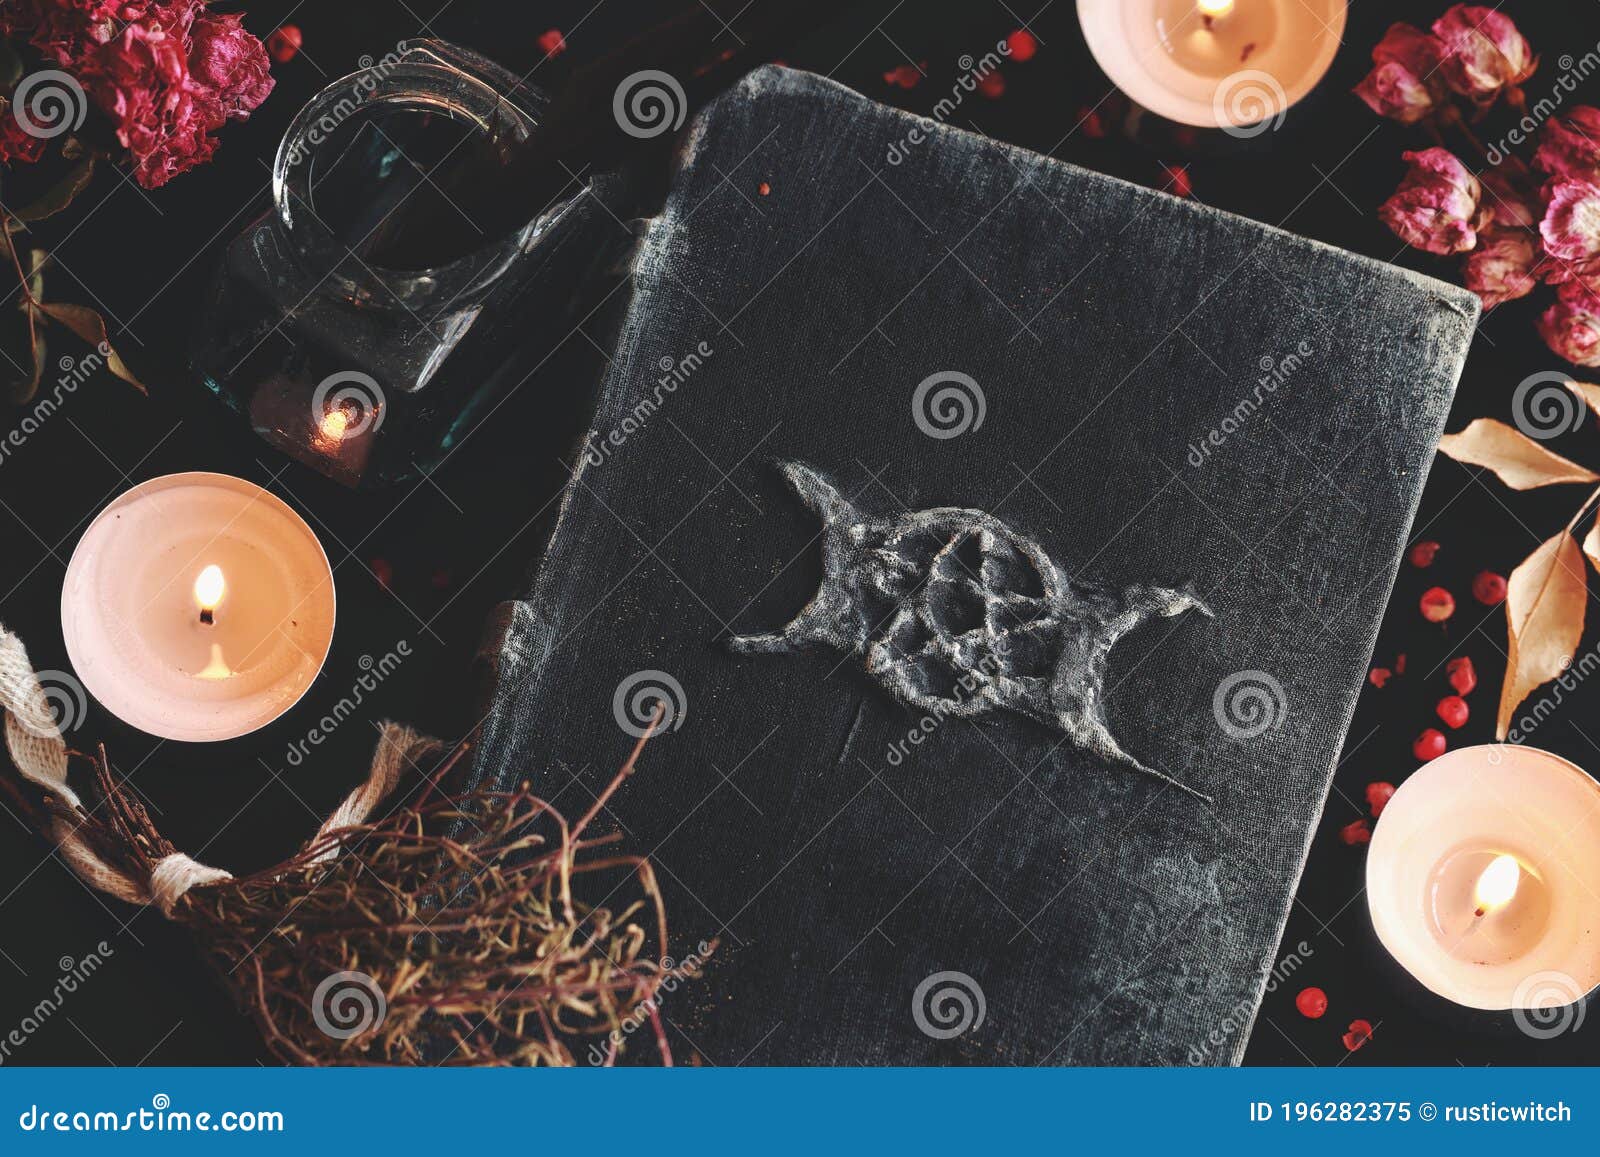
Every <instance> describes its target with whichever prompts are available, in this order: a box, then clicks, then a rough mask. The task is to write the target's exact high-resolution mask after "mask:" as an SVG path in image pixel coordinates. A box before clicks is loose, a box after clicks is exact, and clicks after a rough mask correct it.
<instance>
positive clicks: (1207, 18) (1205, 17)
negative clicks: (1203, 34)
mask: <svg viewBox="0 0 1600 1157" xmlns="http://www.w3.org/2000/svg"><path fill="white" fill-rule="evenodd" d="M1200 23H1201V24H1202V25H1204V26H1205V30H1206V31H1207V32H1210V31H1211V24H1212V16H1211V14H1210V13H1208V12H1202V13H1201V14H1200Z"/></svg>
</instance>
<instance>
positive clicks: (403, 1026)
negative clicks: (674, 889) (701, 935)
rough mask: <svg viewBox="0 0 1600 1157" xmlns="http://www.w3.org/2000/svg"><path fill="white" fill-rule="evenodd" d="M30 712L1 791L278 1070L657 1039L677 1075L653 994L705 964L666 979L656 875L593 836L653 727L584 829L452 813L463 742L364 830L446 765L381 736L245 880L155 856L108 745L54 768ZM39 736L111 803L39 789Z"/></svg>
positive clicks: (401, 734) (491, 1061)
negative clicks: (340, 796) (283, 847)
mask: <svg viewBox="0 0 1600 1157" xmlns="http://www.w3.org/2000/svg"><path fill="white" fill-rule="evenodd" d="M13 638H14V637H13ZM27 673H28V675H29V676H30V677H31V676H32V671H31V669H29V670H28V672H27ZM25 703H26V698H25V697H24V696H21V695H12V696H9V697H8V699H7V701H6V703H5V707H6V709H7V711H8V712H9V714H8V717H7V720H6V723H7V729H8V735H7V738H8V745H9V746H10V748H11V752H12V756H13V761H14V762H15V763H16V764H17V768H18V770H19V772H21V774H20V775H18V776H10V775H0V787H3V788H4V789H5V791H6V793H7V794H8V795H9V796H10V797H11V798H12V799H13V800H14V801H15V802H16V803H17V804H18V805H19V806H20V807H21V808H22V810H23V811H24V812H25V814H27V815H28V816H29V818H30V820H31V821H32V822H33V824H34V826H35V827H37V828H38V829H39V830H40V831H41V832H43V833H45V834H46V835H48V836H49V837H50V838H52V839H53V840H54V841H55V843H56V845H57V847H58V849H59V850H60V851H61V852H62V854H63V856H64V858H66V859H67V861H68V862H69V863H70V864H71V865H72V867H73V869H74V870H75V871H77V872H78V874H79V875H80V876H82V877H83V878H84V879H85V880H86V881H88V882H89V883H91V884H93V885H95V886H96V887H99V888H101V889H102V890H104V891H107V892H109V893H111V894H113V895H117V896H119V897H120V898H122V899H124V900H128V901H130V902H135V903H154V904H156V905H158V906H159V907H160V908H161V910H162V911H163V912H164V913H166V915H168V916H169V917H170V918H171V919H173V920H174V921H177V922H178V923H181V924H184V925H186V926H187V927H188V928H189V929H190V930H191V931H192V932H193V933H194V935H195V939H196V941H197V943H198V944H199V946H200V948H201V950H202V951H203V952H204V954H205V955H206V956H207V958H208V959H209V960H210V962H211V963H212V964H213V965H215V967H216V969H217V971H218V973H219V974H220V976H221V977H222V979H223V981H224V983H225V984H226V985H227V986H228V987H229V988H230V989H231V990H232V992H233V994H234V996H235V997H236V999H237V1000H238V1002H239V1004H240V1005H241V1007H243V1008H244V1009H245V1010H246V1011H247V1012H248V1013H249V1014H250V1015H251V1016H252V1017H253V1018H254V1019H255V1021H256V1023H257V1024H258V1025H259V1026H260V1029H261V1032H262V1034H263V1036H264V1038H265V1040H266V1043H267V1045H268V1047H269V1048H270V1049H271V1050H272V1052H273V1054H274V1055H276V1056H277V1057H279V1058H281V1059H283V1060H285V1061H287V1062H290V1063H294V1064H308V1065H320V1064H451V1065H499V1064H551V1065H572V1064H575V1063H577V1061H576V1054H575V1046H577V1047H579V1048H588V1046H590V1045H592V1044H593V1043H595V1042H596V1041H597V1039H598V1038H604V1044H603V1045H602V1046H601V1047H600V1048H598V1049H589V1055H590V1056H591V1057H594V1058H598V1059H599V1060H600V1062H601V1063H604V1064H610V1063H612V1062H613V1061H614V1060H615V1059H616V1057H617V1055H618V1053H619V1052H620V1050H621V1048H622V1047H623V1045H624V1044H625V1043H626V1040H627V1037H628V1035H629V1032H630V1030H631V1029H632V1028H633V1027H635V1026H638V1025H640V1024H642V1023H644V1022H645V1021H648V1023H649V1024H650V1025H651V1027H652V1029H653V1032H652V1033H651V1034H650V1035H651V1036H652V1037H653V1039H654V1042H655V1045H656V1047H657V1049H658V1050H659V1052H660V1057H661V1060H662V1062H663V1063H665V1064H671V1063H672V1053H671V1050H670V1048H669V1047H668V1044H667V1040H666V1035H665V1032H664V1031H663V1028H662V1023H661V1019H660V1016H659V1013H658V1011H657V1007H656V998H657V994H658V992H659V991H660V989H661V985H662V982H663V981H665V980H667V979H668V978H671V977H681V976H684V975H690V976H694V975H698V971H697V969H698V961H699V957H697V956H689V957H688V958H687V959H686V963H685V965H680V966H678V967H676V968H675V967H673V965H672V964H671V961H670V959H669V957H668V955H667V953H668V940H667V914H666V906H665V904H664V902H663V900H662V896H661V891H660V888H659V887H658V886H657V883H656V877H655V873H654V872H653V871H652V870H651V867H650V864H649V862H648V861H647V860H646V859H644V858H643V857H640V856H634V855H627V854H623V853H620V852H616V851H613V850H611V845H613V844H614V843H615V842H616V841H617V839H619V838H620V837H618V836H616V835H607V836H596V837H589V836H587V835H586V833H587V831H588V829H589V827H590V825H591V823H592V822H593V820H594V819H595V817H596V816H597V815H598V814H599V813H600V811H601V809H602V808H604V807H605V805H606V803H607V802H608V801H609V800H610V798H611V796H612V795H613V794H614V793H615V792H616V790H617V789H618V788H619V787H620V786H621V785H622V783H623V782H624V781H625V780H626V779H627V777H628V776H629V775H630V774H632V772H633V770H634V767H635V765H636V763H637V761H638V758H639V754H640V752H641V751H642V750H643V747H644V744H645V742H646V741H647V740H648V739H649V736H650V732H651V731H653V730H654V726H655V724H654V722H653V723H652V725H651V727H650V729H649V730H647V731H646V732H645V734H644V736H643V737H641V738H640V739H639V740H638V742H637V743H636V744H635V745H634V748H633V751H632V752H631V754H630V755H629V757H628V759H627V762H626V763H624V764H623V766H622V768H621V770H619V771H618V773H617V775H616V776H615V777H614V778H613V779H612V781H611V783H610V784H609V785H608V786H607V787H606V789H605V790H604V791H602V792H601V793H600V794H599V795H598V796H597V797H596V799H595V801H594V803H593V805H592V806H591V807H590V808H589V809H588V811H586V812H585V813H584V814H583V816H582V817H580V818H579V819H578V820H577V822H576V823H571V824H569V823H568V822H567V820H566V819H565V818H564V817H563V816H562V815H561V814H560V813H559V812H558V811H557V810H556V809H555V808H554V807H552V806H551V805H550V804H548V803H546V802H545V801H543V800H541V799H539V798H538V797H537V796H535V795H534V794H533V793H532V792H531V790H530V789H529V786H528V785H527V784H526V783H524V784H523V785H522V786H521V787H520V788H519V789H518V790H516V791H513V792H471V793H466V794H462V795H455V796H451V795H446V794H443V793H442V792H441V789H440V785H441V783H443V782H444V781H445V780H446V778H447V777H448V776H449V774H450V772H451V771H452V769H453V768H454V767H455V766H456V764H457V763H458V762H459V761H460V760H461V758H462V757H463V756H464V755H465V754H466V753H467V751H468V750H469V749H470V744H465V743H464V744H462V745H461V746H459V747H457V748H456V749H455V750H454V751H452V752H451V753H450V754H449V755H448V756H447V757H446V758H444V759H443V760H442V761H441V762H440V763H439V766H438V767H437V769H436V770H435V771H434V772H433V773H432V774H431V775H430V776H428V777H427V779H426V782H425V783H424V786H423V789H422V790H421V792H420V794H419V795H418V798H417V799H415V800H414V801H412V802H409V803H407V804H405V805H403V806H399V807H396V808H395V809H394V810H393V811H391V812H390V813H389V814H388V815H387V816H386V817H385V818H382V819H377V820H373V821H371V822H367V819H366V816H367V813H368V812H369V811H370V810H371V809H372V808H373V807H374V806H375V805H376V804H377V802H379V801H380V800H381V799H382V798H383V797H384V796H385V795H387V794H388V791H389V790H390V789H391V788H392V787H393V784H394V781H395V779H396V778H397V776H396V772H395V770H394V768H395V767H397V766H398V765H399V764H400V763H402V762H404V763H410V762H412V761H413V759H414V758H416V756H417V754H418V753H421V752H426V751H430V750H431V751H437V750H438V749H439V745H438V744H436V743H435V742H434V741H431V740H426V739H422V738H420V737H418V736H416V735H415V734H414V733H412V732H410V731H408V730H406V729H404V728H396V727H393V726H392V725H389V726H388V727H387V729H386V731H385V733H384V736H383V738H382V739H381V740H380V744H379V754H378V756H377V757H376V758H375V760H374V766H373V775H372V778H371V779H369V780H368V782H367V784H365V785H363V786H362V787H361V788H358V789H357V790H356V791H355V792H353V793H352V794H351V796H350V798H349V799H348V800H346V802H345V804H343V805H341V807H340V809H339V810H338V811H336V812H335V813H334V816H333V817H332V818H330V820H329V822H328V823H327V824H324V825H323V828H322V830H321V831H320V832H319V833H318V834H317V835H316V836H315V837H314V838H313V839H312V840H311V841H309V842H308V843H307V844H305V845H304V846H303V847H302V848H301V849H300V851H298V852H297V853H295V855H293V856H291V857H290V858H289V859H287V860H285V861H284V862H282V863H280V864H277V865H274V866H273V867H270V868H267V869H265V870H263V871H260V872H256V873H254V874H253V875H249V876H244V877H238V878H235V877H233V876H230V875H228V873H226V872H222V871H220V870H218V869H215V868H207V867H205V866H204V865H201V864H198V863H196V862H195V861H193V860H191V859H189V857H187V856H184V855H182V854H181V853H179V852H178V851H177V849H175V848H174V847H173V845H172V844H171V843H169V842H168V841H167V840H166V839H165V838H163V837H162V835H161V834H160V832H158V831H157V830H156V828H155V825H154V824H153V823H152V822H151V819H150V816H149V814H148V813H147V812H146V811H145V809H144V807H143V806H142V805H141V804H140V803H139V801H138V799H137V798H135V797H134V796H133V794H132V793H131V792H130V791H128V790H126V789H125V788H124V787H123V786H122V785H120V784H118V783H117V781H116V779H115V777H114V776H113V775H112V772H111V769H110V764H109V761H108V760H107V758H106V754H105V749H104V747H101V748H100V749H99V750H98V751H97V752H96V754H95V755H93V756H87V755H83V754H82V753H78V752H73V751H70V750H67V749H65V748H64V746H63V748H62V749H61V751H59V752H58V751H56V750H55V748H54V746H53V744H55V743H59V742H60V740H59V737H58V736H57V735H52V736H43V737H40V736H39V735H38V734H37V732H33V733H30V734H24V733H23V731H22V730H21V725H22V724H24V723H26V722H27V720H28V717H29V715H28V712H27V710H26V709H25ZM659 718H660V712H659V710H658V712H657V720H658V721H659ZM52 728H53V725H52ZM40 739H44V740H49V741H50V743H49V744H47V747H48V754H49V755H50V756H51V757H52V758H54V757H55V756H58V755H61V756H63V758H64V763H71V762H77V761H83V760H87V761H88V762H89V763H90V764H91V765H92V768H93V779H94V785H95V795H96V796H97V797H98V799H96V800H94V801H93V802H92V803H86V801H85V800H80V799H79V798H78V796H77V794H76V793H75V792H74V791H73V790H72V789H71V788H69V787H67V786H66V775H65V766H64V765H63V766H61V767H59V768H57V767H55V766H49V767H46V768H45V769H44V770H41V767H44V765H45V764H47V763H49V762H50V761H49V760H46V759H42V758H40V757H39V755H38V752H37V751H30V750H29V747H30V746H37V744H36V741H37V740H40ZM386 744H387V745H389V746H390V747H391V748H392V750H391V751H389V752H388V753H387V754H386V748H385V745H386ZM52 787H55V788H56V789H57V790H51V789H52ZM652 941H653V943H652ZM702 955H703V953H702ZM669 987H670V986H669Z"/></svg>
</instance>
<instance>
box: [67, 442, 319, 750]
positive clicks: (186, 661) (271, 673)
mask: <svg viewBox="0 0 1600 1157" xmlns="http://www.w3.org/2000/svg"><path fill="white" fill-rule="evenodd" d="M333 622H334V593H333V574H332V572H331V570H330V569H329V566H328V559H327V555H326V554H324V553H323V550H322V546H321V544H320V543H319V542H318V541H317V538H316V536H315V535H314V534H312V532H311V528H310V527H308V526H307V525H306V524H305V521H304V520H303V519H301V518H300V516H299V515H297V514H296V513H295V512H294V511H293V510H291V509H290V508H289V507H288V506H287V505H286V504H284V503H283V502H282V501H281V500H280V499H278V498H276V497H274V496H273V495H272V494H269V493H268V492H267V491H265V490H263V489H262V488H261V487H259V486H256V485H254V484H253V483H250V482H246V481H244V480H243V479H240V478H233V477H230V476H228V475H226V474H205V473H191V474H170V475H167V476H166V477H163V478H155V479H152V480H150V481H149V482H145V483H142V484H141V485H139V486H136V487H134V488H133V489H132V490H129V491H128V492H127V493H125V494H123V495H121V496H120V497H118V498H116V499H115V500H113V501H112V502H111V504H110V505H108V506H107V507H106V508H105V509H104V510H102V511H101V512H100V514H99V515H98V516H96V518H95V520H94V521H93V522H92V523H90V525H89V528H88V529H87V530H86V531H84V534H83V538H82V539H81V540H80V541H79V543H78V547H77V549H76V550H75V551H74V552H73V555H72V561H71V562H70V563H69V564H68V565H67V576H66V581H65V584H64V585H63V588H62V592H61V627H62V634H63V636H64V638H65V640H66V646H67V655H68V658H69V659H70V660H71V662H72V666H73V669H74V671H75V672H76V673H77V675H78V677H79V678H80V679H81V680H82V681H83V684H84V686H85V688H87V690H88V691H89V692H90V693H91V694H92V695H94V697H95V698H96V699H98V700H99V701H100V703H101V704H102V705H103V706H104V707H105V708H106V709H107V710H108V711H110V712H111V713H112V714H113V715H116V716H117V717H118V718H120V719H122V720H124V721H125V722H127V723H129V724H131V725H133V726H134V727H137V728H139V729H140V730H142V731H147V732H149V733H150V734H152V735H159V736H161V737H163V738H166V739H182V740H188V741H192V742H199V741H207V740H219V739H232V738H234V737H236V736H239V735H244V734H247V733H248V732H251V731H254V730H256V729H257V728H260V727H264V726H265V725H266V724H268V723H270V722H272V721H273V720H274V719H276V718H277V717H278V716H280V715H282V714H283V713H284V712H285V711H287V710H288V709H289V708H290V707H291V706H293V705H294V704H295V702H296V701H298V700H299V698H300V697H301V696H302V695H303V694H305V691H306V689H307V688H308V687H309V686H310V685H311V682H312V680H313V679H315V678H316V676H317V673H318V672H319V671H320V670H321V669H322V663H323V660H324V659H325V658H326V657H327V654H328V647H329V646H330V645H331V643H332V641H333Z"/></svg>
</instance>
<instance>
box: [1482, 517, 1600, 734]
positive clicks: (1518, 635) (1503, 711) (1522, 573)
mask: <svg viewBox="0 0 1600 1157" xmlns="http://www.w3.org/2000/svg"><path fill="white" fill-rule="evenodd" d="M1591 537H1593V536H1592V534H1591ZM1587 596H1588V583H1587V576H1586V575H1585V573H1584V568H1583V552H1582V551H1580V550H1579V549H1578V543H1577V540H1576V539H1574V538H1573V537H1572V535H1571V534H1569V533H1568V532H1567V531H1565V530H1563V531H1562V532H1561V533H1560V534H1558V535H1556V536H1555V537H1554V538H1552V539H1550V540H1549V541H1547V542H1545V543H1543V544H1542V545H1541V546H1540V547H1539V549H1538V550H1536V551H1534V552H1533V553H1532V554H1530V555H1529V556H1528V557H1527V558H1526V559H1524V560H1523V562H1522V564H1521V565H1520V566H1518V567H1517V569H1516V570H1514V571H1512V572H1511V581H1510V583H1509V584H1508V589H1507V591H1506V625H1507V627H1508V630H1509V634H1510V644H1511V649H1510V657H1509V659H1508V661H1507V663H1506V681H1505V686H1504V687H1503V688H1501V692H1500V717H1499V721H1498V722H1497V724H1496V725H1495V736H1496V738H1498V739H1504V738H1505V737H1506V732H1507V730H1508V729H1509V727H1510V725H1511V716H1512V713H1513V712H1515V711H1516V709H1517V706H1518V704H1520V703H1521V702H1522V701H1523V700H1524V699H1526V698H1527V697H1528V694H1529V692H1531V691H1533V690H1534V689H1535V688H1536V687H1538V686H1539V685H1540V684H1542V683H1545V682H1548V681H1549V680H1551V679H1554V678H1556V676H1558V675H1560V674H1561V673H1562V672H1563V671H1565V670H1566V669H1567V666H1568V665H1569V664H1570V663H1571V662H1572V656H1573V655H1574V654H1575V653H1576V652H1577V650H1578V640H1579V639H1580V638H1581V637H1582V635H1583V611H1584V604H1585V603H1586V601H1587Z"/></svg>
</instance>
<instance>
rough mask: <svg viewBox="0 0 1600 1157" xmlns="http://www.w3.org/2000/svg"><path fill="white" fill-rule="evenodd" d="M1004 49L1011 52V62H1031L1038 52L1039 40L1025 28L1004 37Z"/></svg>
mask: <svg viewBox="0 0 1600 1157" xmlns="http://www.w3.org/2000/svg"><path fill="white" fill-rule="evenodd" d="M1006 47H1007V48H1008V49H1010V50H1011V59H1012V60H1017V61H1022V60H1032V59H1033V55H1034V53H1036V52H1038V51H1039V38H1038V37H1036V36H1034V34H1033V33H1031V32H1029V31H1028V30H1027V29H1026V28H1019V29H1017V30H1016V31H1015V32H1013V33H1012V34H1011V35H1010V36H1007V37H1006Z"/></svg>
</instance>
